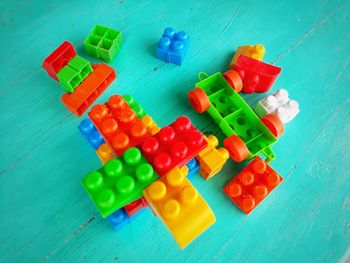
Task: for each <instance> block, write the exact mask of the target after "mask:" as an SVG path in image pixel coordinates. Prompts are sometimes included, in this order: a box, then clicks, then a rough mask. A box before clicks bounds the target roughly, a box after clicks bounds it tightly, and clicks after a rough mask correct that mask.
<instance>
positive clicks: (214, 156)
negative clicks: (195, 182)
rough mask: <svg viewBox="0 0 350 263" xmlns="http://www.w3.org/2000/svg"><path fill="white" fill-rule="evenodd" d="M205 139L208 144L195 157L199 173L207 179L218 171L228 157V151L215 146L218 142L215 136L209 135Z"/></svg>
mask: <svg viewBox="0 0 350 263" xmlns="http://www.w3.org/2000/svg"><path fill="white" fill-rule="evenodd" d="M205 139H206V141H207V142H208V146H207V147H206V148H204V149H203V150H202V151H200V152H199V154H198V155H197V157H196V158H197V160H198V162H199V166H200V171H199V173H200V174H201V175H202V176H203V177H204V178H205V179H207V180H208V179H210V178H211V177H213V176H214V175H216V174H217V173H218V172H220V170H221V169H222V167H223V166H224V165H225V163H226V161H227V160H228V159H229V153H228V151H227V150H226V149H225V148H220V149H216V148H215V147H216V146H218V143H219V142H218V140H217V138H216V137H215V136H213V135H209V136H208V137H205Z"/></svg>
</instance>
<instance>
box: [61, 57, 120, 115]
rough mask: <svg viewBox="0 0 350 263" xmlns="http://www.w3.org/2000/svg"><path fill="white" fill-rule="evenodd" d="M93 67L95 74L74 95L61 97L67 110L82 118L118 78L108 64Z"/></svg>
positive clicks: (67, 94)
mask: <svg viewBox="0 0 350 263" xmlns="http://www.w3.org/2000/svg"><path fill="white" fill-rule="evenodd" d="M92 67H93V72H92V73H91V74H90V75H89V76H87V78H86V79H85V80H84V82H82V83H81V84H80V85H79V86H78V87H77V88H76V89H75V90H74V92H73V93H65V94H63V95H62V97H61V101H62V102H63V104H64V105H65V106H66V107H67V109H68V110H69V111H71V112H72V113H74V114H75V115H77V116H81V115H82V114H83V113H84V112H85V111H86V109H87V108H89V107H90V105H91V104H92V103H93V102H94V101H95V100H96V99H97V98H98V97H99V96H100V95H101V94H102V93H103V92H104V91H105V90H106V89H107V88H108V86H109V85H110V84H111V83H112V82H113V81H114V80H115V79H116V77H117V76H116V73H115V71H114V69H113V68H112V67H110V66H108V65H107V64H104V63H101V64H100V65H97V64H94V65H92Z"/></svg>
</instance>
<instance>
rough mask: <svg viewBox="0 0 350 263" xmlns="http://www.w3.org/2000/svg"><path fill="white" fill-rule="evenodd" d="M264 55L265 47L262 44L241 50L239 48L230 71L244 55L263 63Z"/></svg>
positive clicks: (241, 48)
mask: <svg viewBox="0 0 350 263" xmlns="http://www.w3.org/2000/svg"><path fill="white" fill-rule="evenodd" d="M264 54H265V47H264V46H263V45H261V44H257V45H255V46H240V47H239V48H237V51H236V53H235V55H234V56H233V58H232V60H231V63H230V69H232V68H233V67H234V65H235V64H236V62H237V60H238V58H239V56H240V55H244V56H247V57H250V58H254V59H256V60H260V61H261V60H262V59H263V57H264Z"/></svg>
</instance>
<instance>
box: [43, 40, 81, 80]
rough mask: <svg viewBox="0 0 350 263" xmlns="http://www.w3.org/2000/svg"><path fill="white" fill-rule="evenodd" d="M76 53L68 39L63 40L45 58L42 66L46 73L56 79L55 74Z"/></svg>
mask: <svg viewBox="0 0 350 263" xmlns="http://www.w3.org/2000/svg"><path fill="white" fill-rule="evenodd" d="M76 55H77V53H76V52H75V50H74V47H73V45H72V44H71V43H69V42H68V41H64V42H63V43H62V44H61V45H60V46H59V47H58V48H56V49H55V50H54V51H53V52H52V53H51V54H50V55H49V56H48V57H47V58H45V60H44V61H43V64H42V67H43V68H44V69H45V70H46V72H47V74H48V75H49V76H50V77H51V78H53V79H55V80H57V81H58V78H57V76H56V74H57V72H58V71H60V69H62V68H63V67H64V66H65V65H67V64H68V62H69V61H70V60H71V59H72V58H73V57H75V56H76Z"/></svg>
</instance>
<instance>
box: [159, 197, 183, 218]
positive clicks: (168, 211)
mask: <svg viewBox="0 0 350 263" xmlns="http://www.w3.org/2000/svg"><path fill="white" fill-rule="evenodd" d="M180 211H181V206H180V204H179V202H178V201H176V200H175V199H170V200H168V201H166V203H165V204H164V206H163V209H162V212H163V215H164V216H165V217H167V218H175V217H177V216H178V215H179V214H180Z"/></svg>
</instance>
